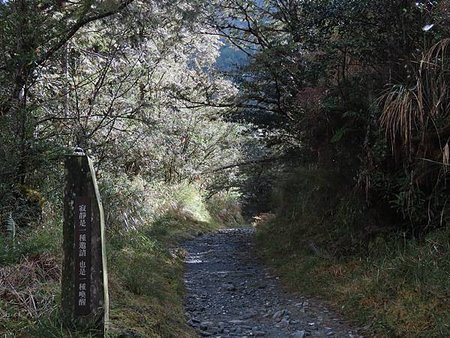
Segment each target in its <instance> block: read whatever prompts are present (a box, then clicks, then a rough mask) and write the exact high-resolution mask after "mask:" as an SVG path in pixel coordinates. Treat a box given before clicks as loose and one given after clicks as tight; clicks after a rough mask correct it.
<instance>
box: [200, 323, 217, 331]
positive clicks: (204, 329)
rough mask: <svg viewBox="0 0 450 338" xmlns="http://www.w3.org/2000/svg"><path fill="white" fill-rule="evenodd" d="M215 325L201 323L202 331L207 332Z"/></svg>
mask: <svg viewBox="0 0 450 338" xmlns="http://www.w3.org/2000/svg"><path fill="white" fill-rule="evenodd" d="M213 325H214V323H213V322H201V323H200V330H203V331H206V330H208V329H209V328H211V326H213Z"/></svg>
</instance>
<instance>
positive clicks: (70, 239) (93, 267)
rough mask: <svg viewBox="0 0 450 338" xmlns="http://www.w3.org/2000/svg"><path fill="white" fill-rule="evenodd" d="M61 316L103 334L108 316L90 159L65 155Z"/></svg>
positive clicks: (100, 219) (97, 199)
mask: <svg viewBox="0 0 450 338" xmlns="http://www.w3.org/2000/svg"><path fill="white" fill-rule="evenodd" d="M65 176H66V179H65V196H64V223H63V226H64V231H63V235H64V262H63V272H62V290H61V291H62V295H61V297H62V314H63V318H64V321H65V322H66V324H67V325H69V326H74V327H76V328H77V329H81V330H88V331H90V332H91V333H92V334H94V335H96V336H98V337H103V336H104V335H105V331H106V325H107V324H108V320H109V299H108V279H107V271H106V253H105V224H104V216H103V207H102V203H101V199H100V194H99V191H98V185H97V180H96V177H95V172H94V168H93V166H92V162H91V160H90V159H89V157H88V156H86V155H85V154H84V153H82V152H77V153H75V154H74V155H70V156H67V158H66V161H65Z"/></svg>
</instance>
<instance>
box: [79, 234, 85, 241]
mask: <svg viewBox="0 0 450 338" xmlns="http://www.w3.org/2000/svg"><path fill="white" fill-rule="evenodd" d="M80 242H86V234H80Z"/></svg>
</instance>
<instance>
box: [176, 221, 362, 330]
mask: <svg viewBox="0 0 450 338" xmlns="http://www.w3.org/2000/svg"><path fill="white" fill-rule="evenodd" d="M253 241H254V230H253V229H227V230H221V231H219V232H217V233H214V234H208V235H203V236H199V237H197V238H195V239H193V240H190V241H188V242H186V243H185V244H184V248H185V249H186V250H187V252H188V255H187V258H186V273H185V284H186V288H187V296H186V300H185V308H186V314H187V316H188V322H189V324H190V325H191V326H193V327H194V328H196V330H197V332H198V333H199V335H200V336H204V337H207V336H210V337H216V338H219V337H222V338H225V337H253V336H261V337H275V338H278V337H279V338H281V337H283V338H285V337H286V338H288V337H292V338H302V337H307V336H313V337H361V336H359V335H358V334H357V331H356V330H352V329H350V328H349V326H347V325H346V324H345V323H344V322H342V321H341V320H340V319H339V318H338V317H337V316H336V315H334V314H333V313H332V312H330V311H328V310H327V309H326V308H324V307H323V306H321V305H320V304H318V303H317V302H315V301H313V300H311V299H307V298H305V297H298V296H294V295H291V294H288V293H287V292H285V290H283V288H282V287H281V286H280V283H279V281H278V278H277V277H275V276H273V275H272V274H271V273H270V271H269V270H268V269H267V268H266V267H264V266H263V265H261V263H260V262H258V260H257V259H255V258H254V257H255V255H254V254H253V252H252V250H253Z"/></svg>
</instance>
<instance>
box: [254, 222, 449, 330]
mask: <svg viewBox="0 0 450 338" xmlns="http://www.w3.org/2000/svg"><path fill="white" fill-rule="evenodd" d="M288 235H289V233H286V230H285V228H284V224H283V223H279V220H275V222H273V223H268V224H265V225H264V226H263V227H262V228H260V230H259V232H258V245H259V249H260V251H261V253H262V254H263V256H264V257H265V259H266V260H267V261H268V262H269V263H270V264H272V265H273V266H274V267H275V268H276V269H277V272H278V273H280V275H281V277H282V279H283V281H284V282H285V283H286V284H287V285H288V286H289V287H290V288H291V289H293V290H295V291H300V292H302V293H307V294H309V295H311V296H320V297H321V298H322V299H324V300H326V301H327V302H328V303H329V304H330V305H331V306H333V307H335V308H336V309H337V310H338V311H340V312H344V313H345V314H347V316H349V317H350V318H351V319H353V320H355V321H357V322H358V323H359V324H360V325H364V326H365V327H366V329H367V330H368V334H369V335H375V336H377V337H393V336H395V337H422V336H423V334H424V332H426V334H427V335H428V336H430V337H446V336H448V335H449V334H450V328H449V326H448V320H449V318H450V317H449V316H450V312H449V308H450V303H449V295H450V293H449V292H450V290H449V287H448V278H449V277H450V275H449V271H448V264H449V263H450V255H449V253H450V250H449V249H450V247H449V242H448V236H449V232H448V231H438V232H436V233H434V234H433V235H431V236H428V237H427V238H426V239H425V240H424V243H418V242H416V241H414V240H410V239H406V238H392V239H384V238H383V237H376V238H375V239H374V240H372V241H371V242H370V243H369V251H364V252H361V253H359V254H358V255H356V256H347V257H341V258H336V257H330V256H325V257H324V256H320V255H318V254H317V253H316V252H312V251H311V250H309V249H308V248H307V247H305V246H302V245H297V246H291V247H289V248H286V246H285V238H286V236H288ZM280 247H281V248H284V250H280Z"/></svg>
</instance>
